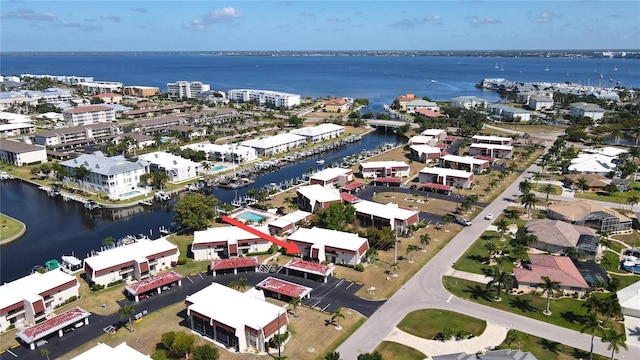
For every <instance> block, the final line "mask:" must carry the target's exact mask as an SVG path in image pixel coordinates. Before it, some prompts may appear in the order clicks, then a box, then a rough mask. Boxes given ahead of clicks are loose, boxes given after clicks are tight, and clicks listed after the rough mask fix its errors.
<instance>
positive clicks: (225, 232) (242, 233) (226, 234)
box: [193, 226, 269, 245]
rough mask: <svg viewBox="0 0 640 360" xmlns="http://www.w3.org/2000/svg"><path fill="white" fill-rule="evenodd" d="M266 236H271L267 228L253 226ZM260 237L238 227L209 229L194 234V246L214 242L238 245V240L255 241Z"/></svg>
mask: <svg viewBox="0 0 640 360" xmlns="http://www.w3.org/2000/svg"><path fill="white" fill-rule="evenodd" d="M251 227H252V228H254V229H256V230H258V231H260V232H261V233H264V234H269V229H268V228H267V227H266V226H251ZM257 237H258V236H256V235H254V234H252V233H250V232H248V231H246V230H243V229H241V228H239V227H236V226H225V227H215V228H208V229H207V230H203V231H194V232H193V244H194V245H195V244H201V243H208V242H212V241H228V242H229V243H230V244H236V243H237V241H238V240H247V239H255V238H257Z"/></svg>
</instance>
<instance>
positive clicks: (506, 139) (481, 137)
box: [472, 135, 513, 141]
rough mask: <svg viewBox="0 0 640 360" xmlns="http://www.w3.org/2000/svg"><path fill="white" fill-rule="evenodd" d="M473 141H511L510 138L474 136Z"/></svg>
mask: <svg viewBox="0 0 640 360" xmlns="http://www.w3.org/2000/svg"><path fill="white" fill-rule="evenodd" d="M472 139H475V140H478V141H511V140H513V139H511V138H510V137H504V136H494V135H473V137H472Z"/></svg>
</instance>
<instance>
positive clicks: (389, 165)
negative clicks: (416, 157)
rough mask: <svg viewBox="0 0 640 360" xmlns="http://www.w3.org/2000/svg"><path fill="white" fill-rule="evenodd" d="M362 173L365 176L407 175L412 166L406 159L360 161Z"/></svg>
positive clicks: (398, 176)
mask: <svg viewBox="0 0 640 360" xmlns="http://www.w3.org/2000/svg"><path fill="white" fill-rule="evenodd" d="M359 168H360V174H361V175H362V177H363V178H365V179H367V178H376V177H397V178H400V177H406V176H409V170H410V167H409V165H408V164H407V163H405V162H404V161H370V162H364V163H360V166H359Z"/></svg>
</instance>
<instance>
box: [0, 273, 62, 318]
mask: <svg viewBox="0 0 640 360" xmlns="http://www.w3.org/2000/svg"><path fill="white" fill-rule="evenodd" d="M73 280H75V277H74V276H71V275H69V274H67V273H65V272H63V271H62V270H60V269H56V270H51V271H47V272H46V273H44V274H41V273H38V272H35V273H33V274H31V275H27V276H25V277H23V278H20V279H18V280H15V281H12V282H10V283H6V284H4V285H1V286H0V309H3V308H5V307H7V306H11V305H13V304H15V303H17V302H20V301H22V300H24V299H33V297H34V296H38V295H37V294H41V293H43V292H45V291H47V290H50V289H53V288H55V287H57V286H60V285H63V284H66V283H68V282H69V281H73Z"/></svg>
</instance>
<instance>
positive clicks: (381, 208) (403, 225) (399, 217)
mask: <svg viewBox="0 0 640 360" xmlns="http://www.w3.org/2000/svg"><path fill="white" fill-rule="evenodd" d="M353 206H354V207H355V209H356V218H357V219H358V221H359V223H360V226H363V227H369V226H373V227H376V228H379V229H381V228H383V227H387V226H389V227H391V229H393V230H396V229H397V231H400V232H404V231H406V230H407V228H408V227H409V226H411V225H413V224H415V223H417V222H418V221H419V218H418V212H417V211H414V210H408V209H403V208H401V207H399V206H398V205H397V204H393V203H388V204H380V203H377V202H373V201H366V200H362V201H359V202H357V203H356V204H354V205H353Z"/></svg>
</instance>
